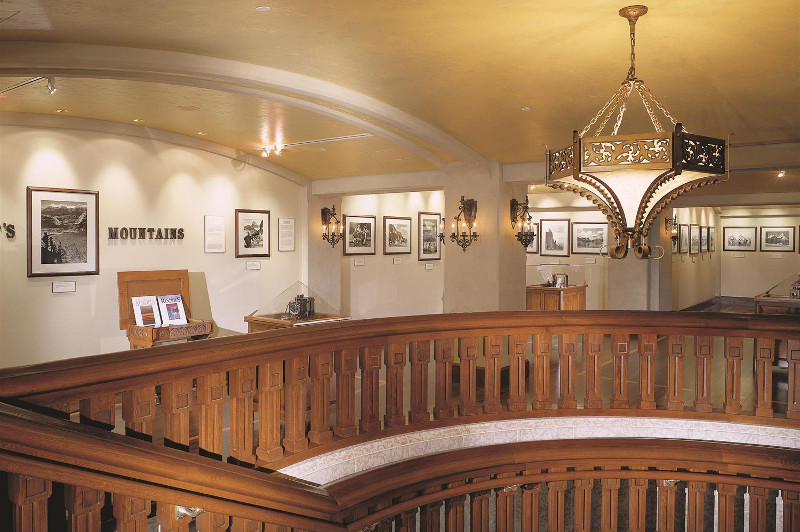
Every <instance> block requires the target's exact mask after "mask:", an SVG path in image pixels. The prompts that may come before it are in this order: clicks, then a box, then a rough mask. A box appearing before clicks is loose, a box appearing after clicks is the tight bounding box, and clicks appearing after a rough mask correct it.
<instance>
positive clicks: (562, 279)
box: [553, 273, 569, 288]
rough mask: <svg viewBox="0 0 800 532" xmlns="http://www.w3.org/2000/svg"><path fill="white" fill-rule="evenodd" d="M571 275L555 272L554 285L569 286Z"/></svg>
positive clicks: (558, 286) (559, 286)
mask: <svg viewBox="0 0 800 532" xmlns="http://www.w3.org/2000/svg"><path fill="white" fill-rule="evenodd" d="M568 281H569V276H568V275H567V274H566V273H556V274H553V286H555V287H556V288H566V287H567V286H568V284H567V283H568Z"/></svg>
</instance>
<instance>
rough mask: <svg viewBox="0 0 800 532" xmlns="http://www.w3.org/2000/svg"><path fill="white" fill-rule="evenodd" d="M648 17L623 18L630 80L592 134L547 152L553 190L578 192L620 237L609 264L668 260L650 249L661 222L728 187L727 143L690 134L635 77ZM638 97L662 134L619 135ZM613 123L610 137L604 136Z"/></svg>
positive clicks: (637, 9)
mask: <svg viewBox="0 0 800 532" xmlns="http://www.w3.org/2000/svg"><path fill="white" fill-rule="evenodd" d="M645 13H647V7H646V6H642V5H633V6H628V7H623V8H622V9H620V10H619V14H620V16H621V17H623V18H625V19H627V20H628V25H629V28H630V44H631V55H630V57H631V66H630V68H629V69H628V74H627V76H626V77H625V79H624V80H623V82H622V84H621V85H620V87H619V88H618V89H617V91H616V92H615V93H614V95H613V96H612V97H611V99H609V100H608V101H607V102H606V103H605V105H603V107H602V108H601V109H600V111H598V113H597V114H596V115H595V116H594V118H592V119H591V120H590V121H589V123H588V124H587V125H586V127H584V128H583V130H582V131H581V132H580V133H579V132H578V131H577V130H576V131H574V132H573V141H572V144H571V145H570V146H567V147H566V148H563V149H561V150H556V151H549V150H548V152H547V165H546V168H547V177H546V181H545V183H546V185H547V186H549V187H552V188H556V189H560V190H568V191H570V192H574V193H576V194H579V195H581V196H583V197H585V198H586V199H588V200H589V201H591V202H592V203H594V204H595V205H597V207H598V208H599V209H600V211H601V212H602V213H603V214H605V215H606V218H607V219H608V222H609V225H610V228H611V229H612V230H613V231H614V235H615V237H616V242H617V244H616V245H614V246H612V247H611V248H610V249H609V251H608V256H609V257H611V258H615V259H621V258H624V257H626V256H627V254H628V250H629V249H633V251H634V254H635V255H636V257H637V258H640V259H650V258H653V259H658V258H660V257H663V256H664V249H663V247H662V246H652V248H651V246H650V245H649V244H648V242H647V236H648V232H649V231H650V228H651V227H652V226H653V222H654V221H655V218H656V217H657V216H658V215H659V214H660V213H661V212H662V211H663V210H664V209H665V208H666V206H667V205H668V204H669V203H670V202H672V201H673V200H674V199H676V198H677V197H679V196H681V195H683V194H685V193H687V192H689V191H691V190H694V189H697V188H701V187H705V186H708V185H714V184H717V183H719V182H720V181H724V180H726V179H727V167H726V162H727V159H726V152H727V147H728V146H727V143H726V142H725V141H723V140H721V139H715V138H711V137H704V136H700V135H694V134H691V133H689V132H688V131H687V130H686V129H685V128H684V127H683V125H682V124H681V123H680V122H678V121H677V120H676V119H675V118H674V117H673V116H672V115H671V114H670V113H669V111H667V110H666V109H665V108H664V106H663V105H661V103H660V102H659V101H658V100H656V98H655V96H653V93H652V92H650V89H648V88H647V86H646V85H645V84H644V81H642V80H641V79H639V78H637V77H636V21H637V20H638V19H639V18H640V17H642V16H644V14H645ZM634 92H636V94H637V95H638V96H639V98H640V99H641V101H642V103H643V104H644V109H645V111H646V112H647V115H648V117H649V118H650V122H651V123H652V124H653V128H654V129H655V133H652V132H651V133H636V134H625V135H618V132H619V128H620V125H621V124H622V117H623V116H624V114H625V110H626V109H627V107H628V100H629V98H630V96H631V94H633V93H634ZM658 112H660V113H661V114H662V115H663V116H664V117H666V118H667V119H668V120H669V121H670V122H672V124H673V126H674V129H673V130H672V131H671V132H670V131H667V130H665V129H664V127H663V126H662V125H661V122H660V120H659V117H658ZM615 114H616V118H615V119H614V120H613V121H612V117H613V116H614V115H615ZM611 122H613V126H612V129H611V132H610V134H609V133H605V134H604V133H603V130H604V129H605V128H606V125H608V124H609V123H611ZM595 126H596V127H595ZM593 127H595V129H594V132H593V133H592V136H589V135H590V130H591V129H592V128H593Z"/></svg>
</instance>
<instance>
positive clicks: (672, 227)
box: [664, 214, 678, 234]
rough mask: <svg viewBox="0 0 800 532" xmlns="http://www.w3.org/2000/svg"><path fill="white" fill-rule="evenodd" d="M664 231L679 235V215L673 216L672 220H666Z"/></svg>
mask: <svg viewBox="0 0 800 532" xmlns="http://www.w3.org/2000/svg"><path fill="white" fill-rule="evenodd" d="M664 230H665V231H666V232H667V233H671V234H673V233H677V232H678V215H677V214H673V215H672V218H664Z"/></svg>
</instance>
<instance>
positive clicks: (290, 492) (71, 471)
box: [0, 402, 344, 532]
mask: <svg viewBox="0 0 800 532" xmlns="http://www.w3.org/2000/svg"><path fill="white" fill-rule="evenodd" d="M0 462H2V464H3V466H2V470H5V471H10V472H13V473H19V474H26V473H27V474H30V473H31V472H34V471H35V472H36V473H35V474H36V475H39V476H43V477H46V478H49V479H51V480H57V481H61V482H65V483H69V484H72V485H78V486H86V487H90V488H95V489H101V490H108V491H113V492H116V493H124V494H126V495H132V496H136V497H141V498H145V499H156V500H160V501H168V502H170V503H173V504H185V505H186V506H201V505H202V507H203V508H204V509H205V510H206V511H211V512H217V513H222V514H226V515H235V516H239V517H244V518H248V519H254V520H258V521H264V522H270V523H274V524H278V525H284V526H293V527H302V528H306V529H308V530H319V531H320V532H324V531H331V532H333V531H341V530H344V527H342V526H341V525H339V524H337V523H335V522H334V521H331V516H332V515H334V514H335V513H336V512H337V511H338V504H337V503H336V501H335V500H334V499H333V498H332V497H331V496H330V495H328V494H327V493H326V492H325V490H323V489H321V488H319V487H316V486H311V485H308V484H305V483H302V482H300V481H297V480H293V479H289V478H285V477H282V476H279V475H275V474H268V473H266V472H264V471H257V470H252V469H246V468H242V467H237V466H234V465H230V464H226V463H223V462H219V461H216V460H213V459H210V458H204V457H200V456H196V455H193V454H189V453H185V452H181V451H177V450H174V449H169V448H167V447H161V446H155V445H152V444H150V443H148V442H144V441H141V440H138V439H135V438H127V437H124V436H121V435H118V434H113V433H109V432H106V431H103V430H101V429H97V428H94V427H91V426H86V425H80V424H77V423H70V422H69V421H66V420H61V419H56V418H53V417H50V416H47V415H44V414H40V413H37V412H33V411H30V410H25V409H23V408H20V407H17V406H12V405H9V404H7V403H4V402H0Z"/></svg>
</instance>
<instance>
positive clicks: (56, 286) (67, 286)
mask: <svg viewBox="0 0 800 532" xmlns="http://www.w3.org/2000/svg"><path fill="white" fill-rule="evenodd" d="M67 292H75V281H55V282H53V293H54V294H64V293H67Z"/></svg>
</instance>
